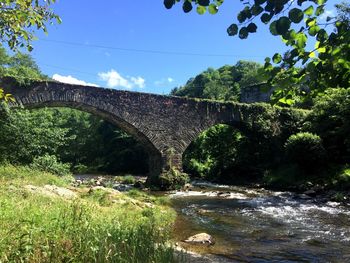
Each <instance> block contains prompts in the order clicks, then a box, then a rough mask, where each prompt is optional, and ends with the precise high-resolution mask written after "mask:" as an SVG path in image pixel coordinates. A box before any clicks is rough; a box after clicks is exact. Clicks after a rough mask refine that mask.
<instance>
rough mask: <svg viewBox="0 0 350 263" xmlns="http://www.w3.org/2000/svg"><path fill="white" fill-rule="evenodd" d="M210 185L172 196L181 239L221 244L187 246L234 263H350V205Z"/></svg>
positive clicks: (179, 238)
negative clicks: (197, 237)
mask: <svg viewBox="0 0 350 263" xmlns="http://www.w3.org/2000/svg"><path fill="white" fill-rule="evenodd" d="M201 187H203V185H202V186H201ZM206 187H208V184H207V185H206ZM210 187H211V188H210V189H205V190H204V189H197V190H195V191H187V192H175V193H172V194H171V195H170V196H171V198H172V200H173V205H174V207H175V209H176V210H177V211H178V214H179V216H178V220H177V224H176V226H175V236H176V237H175V238H176V240H177V241H181V240H184V239H186V238H187V237H188V236H190V235H193V234H196V233H198V232H207V233H209V234H211V235H212V236H214V238H215V239H216V241H217V242H216V244H215V245H214V246H211V247H204V248H203V247H201V248H199V247H198V246H197V247H196V246H188V245H187V244H182V245H183V246H185V247H187V248H189V249H191V250H194V251H197V252H201V253H212V254H219V255H224V256H226V257H228V258H230V259H232V260H233V261H235V260H237V261H247V262H283V261H284V262H350V208H349V207H346V206H344V205H341V204H339V203H336V202H321V201H319V200H313V199H308V200H304V199H301V198H300V197H298V195H296V194H294V193H290V192H273V191H268V190H264V189H247V188H244V187H225V186H222V185H221V186H215V185H210Z"/></svg>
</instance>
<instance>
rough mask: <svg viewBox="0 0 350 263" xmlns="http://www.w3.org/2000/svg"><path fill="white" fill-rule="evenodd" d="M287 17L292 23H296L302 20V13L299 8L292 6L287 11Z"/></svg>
mask: <svg viewBox="0 0 350 263" xmlns="http://www.w3.org/2000/svg"><path fill="white" fill-rule="evenodd" d="M288 17H289V19H290V20H291V21H292V22H293V23H296V24H298V23H300V22H301V21H302V20H303V18H304V13H303V11H301V10H300V9H299V8H293V9H292V10H290V11H289V14H288Z"/></svg>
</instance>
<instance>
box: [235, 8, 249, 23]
mask: <svg viewBox="0 0 350 263" xmlns="http://www.w3.org/2000/svg"><path fill="white" fill-rule="evenodd" d="M237 19H238V22H240V23H243V22H244V21H245V20H246V19H247V16H246V14H245V12H242V11H241V12H239V13H238V15H237Z"/></svg>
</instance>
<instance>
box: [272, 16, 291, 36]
mask: <svg viewBox="0 0 350 263" xmlns="http://www.w3.org/2000/svg"><path fill="white" fill-rule="evenodd" d="M290 24H291V22H290V19H289V18H288V17H286V16H282V17H280V18H279V19H278V20H277V23H276V30H277V33H278V34H279V35H284V34H285V33H287V32H288V30H289V28H290Z"/></svg>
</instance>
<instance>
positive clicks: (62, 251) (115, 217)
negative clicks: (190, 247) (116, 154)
mask: <svg viewBox="0 0 350 263" xmlns="http://www.w3.org/2000/svg"><path fill="white" fill-rule="evenodd" d="M68 183H69V178H58V177H56V176H54V175H52V174H49V173H43V172H39V171H35V170H31V169H29V168H25V167H14V166H2V167H0V262H176V259H175V258H174V253H173V249H172V248H170V247H169V245H168V240H169V233H170V230H171V226H172V223H173V221H174V218H175V214H174V212H173V211H172V210H170V209H169V208H166V207H163V206H161V205H160V204H161V203H163V202H159V201H157V200H156V199H155V198H148V199H147V198H146V197H145V196H144V195H137V194H135V193H134V196H135V197H132V196H130V195H129V196H126V195H123V194H118V193H116V194H114V195H112V194H111V192H110V191H109V192H108V191H104V190H103V189H99V190H97V191H94V192H91V191H87V190H86V189H83V188H79V189H71V190H72V191H74V193H76V194H77V197H76V198H72V199H66V198H63V197H59V196H49V195H45V194H42V193H39V192H38V193H36V192H35V191H28V190H27V189H26V186H27V185H29V184H30V185H33V186H36V187H42V186H44V185H57V186H63V187H66V188H67V187H68ZM138 196H142V199H147V201H149V202H148V203H145V201H144V200H138V199H137V197H138ZM146 204H147V205H146Z"/></svg>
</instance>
